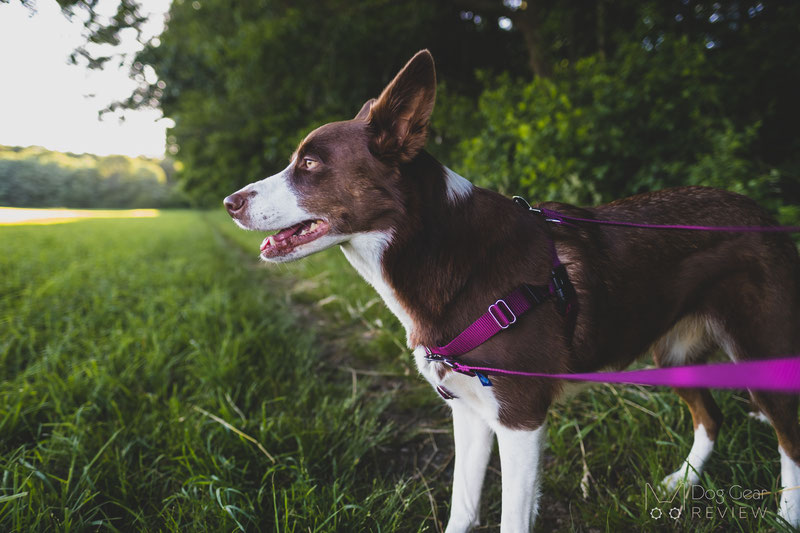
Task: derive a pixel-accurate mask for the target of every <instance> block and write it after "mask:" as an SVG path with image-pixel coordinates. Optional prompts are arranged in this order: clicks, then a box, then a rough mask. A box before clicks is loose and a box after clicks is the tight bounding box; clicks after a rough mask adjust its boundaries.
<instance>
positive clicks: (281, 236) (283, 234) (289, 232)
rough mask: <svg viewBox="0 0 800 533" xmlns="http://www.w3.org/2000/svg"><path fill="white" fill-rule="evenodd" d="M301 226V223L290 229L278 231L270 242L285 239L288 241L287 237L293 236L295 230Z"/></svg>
mask: <svg viewBox="0 0 800 533" xmlns="http://www.w3.org/2000/svg"><path fill="white" fill-rule="evenodd" d="M302 225H303V223H302V222H301V223H300V224H295V225H294V226H292V227H291V228H286V229H284V230H281V231H279V232H278V233H276V234H275V235H273V236H272V240H273V241H274V242H281V241H285V240H286V239H288V238H289V237H291V236H292V235H294V232H296V231H297V229H298V228H299V227H300V226H302Z"/></svg>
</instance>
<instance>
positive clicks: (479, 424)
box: [445, 400, 493, 533]
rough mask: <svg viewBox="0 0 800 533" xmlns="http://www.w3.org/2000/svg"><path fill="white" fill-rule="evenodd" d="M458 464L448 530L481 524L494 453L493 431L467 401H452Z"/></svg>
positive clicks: (458, 530) (456, 532)
mask: <svg viewBox="0 0 800 533" xmlns="http://www.w3.org/2000/svg"><path fill="white" fill-rule="evenodd" d="M448 403H450V405H451V407H452V409H453V433H454V435H455V440H456V466H455V472H454V474H453V503H452V505H451V506H450V520H448V522H447V530H446V532H445V533H464V532H466V531H469V530H470V529H471V528H473V527H474V526H476V525H478V521H479V511H480V503H481V489H482V487H483V478H484V477H485V474H486V465H487V464H488V463H489V456H490V455H491V452H492V437H493V434H492V430H491V429H490V428H489V425H488V424H486V422H484V421H483V420H482V419H481V418H480V416H478V414H477V413H476V412H475V411H473V410H472V409H470V408H469V407H468V406H467V405H465V404H464V403H463V400H451V401H450V402H448Z"/></svg>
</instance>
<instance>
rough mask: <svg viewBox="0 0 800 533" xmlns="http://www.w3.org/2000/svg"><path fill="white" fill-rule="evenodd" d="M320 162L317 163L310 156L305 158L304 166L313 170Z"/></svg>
mask: <svg viewBox="0 0 800 533" xmlns="http://www.w3.org/2000/svg"><path fill="white" fill-rule="evenodd" d="M318 164H319V163H317V162H316V161H314V160H313V159H311V158H310V157H304V158H303V168H305V169H306V170H311V169H312V168H315V167H316V166H317V165H318Z"/></svg>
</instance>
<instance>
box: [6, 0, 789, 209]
mask: <svg viewBox="0 0 800 533" xmlns="http://www.w3.org/2000/svg"><path fill="white" fill-rule="evenodd" d="M58 4H59V6H60V9H61V10H63V13H64V15H66V17H64V16H61V15H60V14H59V13H57V12H56V11H58V7H59V6H56V4H55V3H54V2H43V1H40V2H35V1H25V0H23V1H22V2H21V3H19V2H15V1H9V0H4V2H0V9H2V11H0V15H1V16H0V18H2V19H3V22H2V23H0V24H3V30H4V31H3V32H2V34H3V37H2V39H3V41H4V42H3V54H2V55H3V57H2V61H3V64H2V68H3V72H4V75H5V76H4V77H5V79H6V82H5V83H4V84H3V89H2V90H3V91H4V94H3V98H2V103H0V105H1V106H3V107H2V108H0V109H2V113H3V115H4V116H3V120H2V122H0V143H2V144H5V145H7V146H6V147H4V148H3V149H2V152H0V161H1V162H0V165H1V166H0V204H4V205H20V206H23V205H24V206H33V205H53V206H55V205H58V206H74V207H77V206H97V207H122V206H130V207H158V206H167V205H195V206H211V205H213V206H216V205H217V204H218V203H219V201H220V198H222V197H224V196H225V195H226V194H228V193H230V191H233V190H236V189H237V188H238V187H240V186H242V185H243V184H246V183H249V182H251V181H254V180H256V179H260V178H261V177H264V176H267V175H271V174H272V173H274V172H275V171H277V170H278V169H280V168H283V166H284V163H285V160H286V158H287V157H288V154H290V153H291V152H292V150H293V148H294V147H295V146H296V143H297V142H298V141H299V139H301V138H302V136H303V135H304V134H305V133H306V132H308V131H309V130H311V129H312V128H314V127H316V126H319V125H320V124H323V123H325V122H328V121H331V120H341V119H343V118H347V117H350V116H352V115H353V114H354V113H355V112H356V111H357V110H358V109H359V107H360V105H361V104H362V103H363V102H364V101H365V100H366V99H368V98H370V97H372V96H376V95H377V94H378V93H379V91H380V90H381V88H382V87H383V86H384V85H385V84H386V83H387V82H388V81H389V80H390V79H391V77H392V76H393V75H394V73H396V71H397V70H398V69H399V68H400V67H401V66H402V65H403V64H404V62H405V61H406V60H407V59H408V58H409V57H411V55H412V54H413V53H414V52H416V51H417V50H419V49H420V48H423V47H427V48H429V49H430V50H431V51H432V52H433V54H434V57H435V59H436V61H437V68H438V76H439V82H440V87H439V94H438V99H437V104H436V112H435V114H434V118H433V131H432V135H431V137H430V139H431V141H430V142H429V144H428V149H429V150H430V151H431V152H433V153H434V155H436V156H437V157H438V158H440V160H442V161H443V162H444V163H445V164H447V165H448V166H450V167H452V168H453V169H454V170H456V171H457V172H459V173H461V174H463V175H465V176H467V177H468V178H470V179H472V180H474V181H475V182H476V183H478V184H480V185H483V186H487V187H492V188H494V189H497V190H500V191H501V192H504V193H507V194H511V193H514V194H522V195H525V196H527V197H529V198H531V199H534V200H551V199H558V200H562V201H568V202H577V203H583V204H588V203H596V202H601V201H608V200H610V199H613V198H616V197H619V196H623V195H627V194H631V193H636V192H641V191H644V190H653V189H658V188H662V187H667V186H675V185H682V184H703V185H713V186H718V187H725V188H728V189H732V190H735V191H738V192H742V193H745V194H748V195H750V196H752V197H754V198H756V199H757V200H759V201H761V202H762V203H764V204H765V205H767V206H768V207H770V208H771V209H772V210H773V211H777V210H779V209H781V208H783V210H784V211H785V212H788V211H790V210H791V207H790V206H791V205H795V204H797V203H798V200H799V199H800V178H798V176H800V136H798V135H797V134H796V132H795V129H794V128H795V126H796V124H797V122H798V119H800V103H798V98H797V94H798V90H797V87H798V82H800V79H799V78H800V31H798V27H797V24H798V19H799V18H800V5H798V3H797V2H792V1H781V0H776V1H764V2H746V1H740V0H731V1H717V2H708V1H695V0H675V1H653V2H641V1H624V0H622V1H614V2H610V1H604V0H600V1H594V2H556V1H547V0H545V1H541V0H540V1H535V2H527V1H522V0H453V1H428V0H420V1H414V0H410V1H404V2H387V1H385V0H375V1H364V2H345V1H308V2H304V1H299V2H281V1H271V0H243V1H239V2H235V3H231V2H226V1H221V0H220V1H216V0H194V1H188V0H175V1H174V2H172V3H170V2H168V1H166V0H161V1H157V2H152V1H151V2H141V3H139V2H136V1H133V0H125V1H123V2H121V3H119V2H114V1H113V0H109V1H107V2H97V1H86V0H60V1H59V2H58ZM58 17H61V20H60V21H59V20H56V19H57V18H58ZM37 28H40V29H41V30H40V34H39V35H36V34H35V32H36V29H37ZM45 28H47V29H45ZM53 30H55V32H54V31H53ZM42 31H43V32H44V33H42ZM48 31H49V33H47V32H48ZM59 32H60V33H61V34H63V35H62V37H61V38H57V37H56V35H58V34H59ZM54 33H55V34H56V35H54ZM43 57H46V58H47V59H48V60H49V61H50V62H51V63H53V64H55V63H56V62H58V60H61V64H60V65H57V66H58V68H57V69H53V70H52V71H50V72H48V71H44V72H43V71H42V68H41V67H40V66H39V65H37V62H36V61H37V59H41V58H43ZM68 58H69V59H70V60H71V61H72V62H73V63H74V65H73V66H69V67H68V66H66V65H65V64H64V62H65V61H66V60H67V59H68ZM81 76H82V77H83V80H81V83H82V85H80V84H78V86H77V87H76V86H75V84H70V83H65V82H64V81H63V80H65V79H67V78H70V77H71V78H75V77H81ZM81 89H82V90H83V91H84V95H83V96H85V98H84V100H85V101H88V102H90V103H92V104H94V107H92V105H86V102H84V103H82V104H81V103H80V102H78V103H77V104H73V105H71V106H70V107H71V108H74V107H78V106H80V107H81V112H82V113H83V115H82V116H81V118H80V119H77V118H76V119H73V114H69V115H59V114H57V113H58V112H52V111H51V112H48V110H50V109H52V108H53V106H52V104H50V103H48V102H47V101H48V100H53V99H55V100H56V101H60V100H64V98H63V96H60V95H59V93H60V92H62V91H64V92H67V91H73V92H76V94H79V93H80V91H81ZM7 92H10V94H8V95H7V94H5V93H7ZM78 100H79V98H77V97H75V101H76V102H77V101H78ZM43 111H44V112H43ZM97 112H101V113H102V114H101V118H102V119H103V123H104V124H106V125H110V124H112V123H113V122H115V121H119V120H125V121H127V122H129V123H130V122H134V124H131V125H130V127H128V128H127V129H124V132H125V133H124V134H120V135H117V136H116V137H117V138H116V139H115V141H116V142H115V143H114V144H113V147H112V143H110V142H109V140H110V139H109V137H110V136H113V135H111V134H110V133H109V131H110V130H109V128H110V126H108V127H106V130H105V131H103V132H102V133H100V134H98V135H96V136H95V137H96V138H95V139H94V140H93V141H92V142H93V144H92V142H89V141H88V139H87V140H86V142H84V143H83V144H76V143H74V142H73V144H72V145H70V144H69V143H66V142H65V141H63V140H62V139H61V138H63V137H66V138H71V139H73V140H76V139H79V138H81V137H85V136H87V133H90V132H91V130H92V129H93V128H94V125H88V126H85V127H83V128H82V127H81V124H86V123H88V122H89V121H94V122H95V123H96V122H97V117H96V113H97ZM62 113H63V112H62ZM145 117H146V118H145ZM148 119H149V122H150V123H151V124H155V123H156V121H158V122H157V123H158V124H159V126H155V127H150V128H149V129H148V128H146V127H144V126H143V124H144V123H145V122H147V121H148ZM159 119H160V120H159ZM31 123H33V124H35V125H38V128H36V129H38V131H30V130H31V129H32V128H31ZM23 124H27V126H24V125H23ZM95 129H96V128H95ZM53 130H57V131H59V132H60V134H61V137H58V136H56V135H54V134H53V133H54V132H53ZM120 131H123V130H120ZM164 132H165V133H164ZM162 136H163V137H162ZM148 143H149V144H148ZM36 144H41V145H44V147H45V148H46V149H47V150H40V149H35V148H27V146H29V145H36ZM145 145H146V146H145ZM68 146H70V147H71V148H70V149H68V150H65V148H66V147H68ZM52 150H59V151H66V152H72V153H66V154H53V153H50V152H49V151H52ZM76 152H77V153H82V152H87V153H90V154H91V153H105V155H109V154H111V153H116V154H125V155H128V156H132V155H142V154H144V155H148V156H150V157H151V158H153V157H154V158H155V159H151V160H149V161H148V160H144V159H139V160H136V161H134V160H126V159H124V158H112V159H100V158H94V157H92V156H88V157H87V156H78V155H76ZM159 167H160V168H159ZM45 188H47V189H48V193H47V195H44V194H43V193H42V191H43V190H44V189H45ZM88 190H93V191H95V192H94V194H88V193H87V191H88Z"/></svg>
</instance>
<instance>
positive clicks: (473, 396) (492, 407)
mask: <svg viewBox="0 0 800 533" xmlns="http://www.w3.org/2000/svg"><path fill="white" fill-rule="evenodd" d="M414 361H415V362H416V363H417V369H419V372H420V374H422V376H423V377H424V378H425V379H426V380H428V383H430V384H431V385H432V386H433V388H434V389H438V388H439V387H442V388H443V389H444V391H445V394H442V393H441V392H439V394H440V395H442V396H443V397H444V398H445V399H446V400H447V402H448V403H451V402H464V403H465V404H467V405H468V406H469V407H470V408H471V409H472V410H473V411H475V412H477V413H478V414H479V415H480V416H481V418H483V419H484V420H485V421H487V422H489V423H490V424H491V423H492V422H494V421H496V420H497V417H498V413H499V411H500V405H499V403H498V402H497V399H496V398H495V395H494V389H493V387H484V386H483V385H481V382H480V381H479V380H478V378H476V377H473V376H466V375H464V374H459V373H458V372H445V373H444V375H443V376H442V377H441V378H440V377H439V375H440V372H439V370H440V368H439V365H441V363H437V362H432V361H428V360H427V359H425V348H424V347H423V346H417V347H416V348H415V349H414ZM447 395H452V396H453V399H448V398H447Z"/></svg>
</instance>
